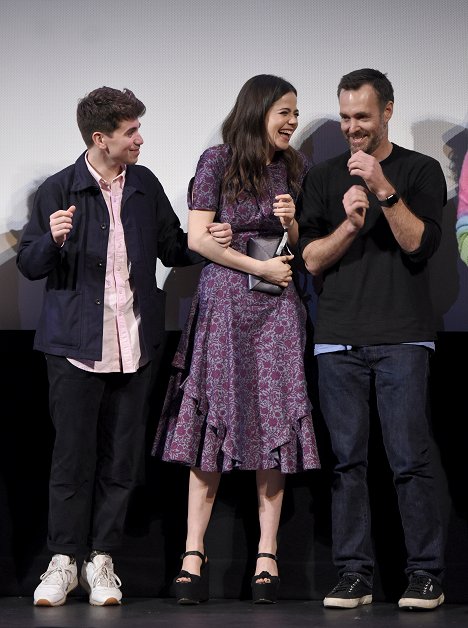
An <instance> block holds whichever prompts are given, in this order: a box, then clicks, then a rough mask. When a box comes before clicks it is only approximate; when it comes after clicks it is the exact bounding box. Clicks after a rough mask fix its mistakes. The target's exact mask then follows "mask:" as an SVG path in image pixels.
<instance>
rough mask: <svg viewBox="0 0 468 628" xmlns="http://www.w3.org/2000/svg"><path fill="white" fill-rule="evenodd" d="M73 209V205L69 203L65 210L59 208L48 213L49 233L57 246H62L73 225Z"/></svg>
mask: <svg viewBox="0 0 468 628" xmlns="http://www.w3.org/2000/svg"><path fill="white" fill-rule="evenodd" d="M75 209H76V206H75V205H70V207H69V208H68V209H67V210H63V209H59V210H58V211H56V212H54V213H53V214H51V215H50V220H49V224H50V233H51V234H52V238H53V240H54V242H55V244H57V246H62V244H63V243H64V242H65V240H66V239H67V235H68V234H69V233H70V231H71V229H72V227H73V224H72V223H73V214H74V213H75Z"/></svg>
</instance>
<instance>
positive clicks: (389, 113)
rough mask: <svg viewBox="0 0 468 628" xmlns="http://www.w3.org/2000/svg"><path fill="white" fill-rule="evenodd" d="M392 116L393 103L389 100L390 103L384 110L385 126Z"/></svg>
mask: <svg viewBox="0 0 468 628" xmlns="http://www.w3.org/2000/svg"><path fill="white" fill-rule="evenodd" d="M392 115H393V102H392V101H391V100H389V101H388V103H387V104H386V105H385V109H384V120H385V124H387V122H388V121H389V120H390V118H391V117H392Z"/></svg>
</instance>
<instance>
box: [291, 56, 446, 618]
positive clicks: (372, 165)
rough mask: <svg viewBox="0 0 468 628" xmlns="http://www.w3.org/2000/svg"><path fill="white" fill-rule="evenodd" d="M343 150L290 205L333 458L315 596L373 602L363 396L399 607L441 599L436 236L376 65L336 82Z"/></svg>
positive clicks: (428, 199) (343, 603) (329, 601)
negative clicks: (322, 578) (323, 590)
mask: <svg viewBox="0 0 468 628" xmlns="http://www.w3.org/2000/svg"><path fill="white" fill-rule="evenodd" d="M338 98H339V105H340V117H341V129H342V131H343V134H344V136H345V138H346V140H347V142H348V143H349V147H350V151H348V152H346V153H345V154H343V155H340V156H338V157H336V158H333V159H331V160H328V161H327V162H324V163H322V164H319V165H317V166H315V167H313V168H311V170H310V171H309V173H308V174H307V176H306V178H305V180H304V184H303V195H302V198H301V199H300V201H299V203H298V215H299V216H300V218H299V225H300V245H301V248H302V253H303V258H304V261H305V264H306V267H307V269H308V270H309V272H310V273H312V274H313V275H321V276H322V279H323V285H322V291H321V294H320V297H319V302H318V311H317V322H316V327H315V338H314V340H315V343H316V344H315V354H316V355H317V364H318V375H319V396H320V405H321V410H322V412H323V416H324V419H325V422H326V424H327V426H328V429H329V432H330V437H331V443H332V448H333V451H334V454H335V457H336V466H335V469H334V471H335V474H334V482H333V489H332V496H333V504H332V522H333V523H332V525H333V558H334V562H335V564H336V566H337V568H338V571H339V575H340V581H339V583H338V585H337V586H336V587H335V588H334V589H333V590H332V591H331V592H330V593H329V594H328V595H327V596H326V597H325V599H324V605H325V606H326V607H334V608H354V607H356V606H358V605H360V604H368V603H370V602H371V601H372V581H373V572H374V557H373V552H372V540H371V524H370V508H369V497H368V487H367V477H366V472H367V454H368V452H367V449H368V440H369V418H370V417H369V399H370V396H371V387H372V386H375V395H376V400H377V407H378V411H379V418H380V423H381V427H382V435H383V440H384V445H385V449H386V452H387V456H388V460H389V464H390V466H391V469H392V472H393V477H394V484H395V487H396V491H397V494H398V504H399V509H400V515H401V520H402V525H403V530H404V535H405V544H406V549H407V568H406V574H407V576H408V579H409V585H408V588H407V589H406V591H405V592H404V594H403V596H402V597H401V599H400V601H399V607H400V608H404V609H426V610H429V609H434V608H437V607H438V606H439V605H440V604H442V603H443V601H444V594H443V592H442V588H441V578H442V574H443V570H444V564H443V553H444V542H443V528H442V517H441V513H440V512H439V505H438V504H437V501H436V498H435V485H434V476H433V471H432V469H431V460H430V456H429V450H430V447H429V443H430V433H429V424H428V416H427V385H428V371H429V355H430V353H431V352H432V351H433V349H434V341H435V338H436V327H435V318H434V313H433V308H432V304H431V298H430V292H429V281H428V269H427V262H428V259H429V258H430V257H431V256H432V255H433V254H434V252H435V251H436V250H437V248H438V246H439V243H440V238H441V218H442V210H443V207H444V205H445V203H446V200H447V189H446V183H445V179H444V176H443V173H442V170H441V167H440V164H439V163H438V162H437V161H436V160H434V159H432V158H431V157H428V156H426V155H422V154H421V153H417V152H415V151H412V150H408V149H405V148H401V147H399V146H397V145H396V144H392V143H391V142H390V141H389V139H388V122H389V120H390V119H391V117H392V113H393V101H394V97H393V88H392V85H391V83H390V81H389V80H388V79H387V77H386V75H385V74H382V73H381V72H379V71H377V70H372V69H367V68H366V69H362V70H356V71H354V72H351V73H350V74H347V75H345V76H343V78H342V79H341V81H340V84H339V86H338Z"/></svg>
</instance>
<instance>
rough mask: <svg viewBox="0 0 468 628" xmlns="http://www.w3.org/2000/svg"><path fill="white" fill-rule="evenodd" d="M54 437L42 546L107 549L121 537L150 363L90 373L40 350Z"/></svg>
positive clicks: (62, 550)
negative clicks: (121, 370)
mask: <svg viewBox="0 0 468 628" xmlns="http://www.w3.org/2000/svg"><path fill="white" fill-rule="evenodd" d="M46 360H47V373H48V377H49V406H50V414H51V417H52V421H53V424H54V427H55V443H54V449H53V453H52V463H51V471H50V482H49V523H48V542H47V545H48V548H49V549H50V550H51V551H52V552H54V553H59V554H76V553H78V552H81V551H86V550H89V549H98V550H102V551H112V550H113V549H115V548H116V547H118V546H119V545H120V543H121V539H122V535H123V530H124V525H125V516H126V511H127V506H128V501H129V498H130V495H131V491H132V489H133V487H134V485H135V481H136V479H137V475H138V470H139V468H140V463H141V456H142V454H143V447H144V442H145V428H146V419H147V414H148V399H149V394H150V391H151V383H152V377H151V371H152V368H151V363H149V364H147V365H145V366H144V367H142V368H140V369H139V370H138V371H137V372H136V373H129V374H124V373H90V372H88V371H84V370H82V369H79V368H77V367H75V366H73V365H72V364H71V363H70V362H69V361H68V360H67V359H66V358H63V357H58V356H54V355H49V354H47V355H46Z"/></svg>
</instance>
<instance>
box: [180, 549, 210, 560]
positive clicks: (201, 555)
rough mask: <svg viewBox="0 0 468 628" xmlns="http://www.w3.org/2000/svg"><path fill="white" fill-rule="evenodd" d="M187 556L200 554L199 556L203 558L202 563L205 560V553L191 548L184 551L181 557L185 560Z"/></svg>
mask: <svg viewBox="0 0 468 628" xmlns="http://www.w3.org/2000/svg"><path fill="white" fill-rule="evenodd" d="M186 556H198V558H200V559H201V561H202V563H204V562H205V554H202V553H201V552H199V551H198V550H191V551H190V552H184V553H183V554H182V556H181V557H180V558H181V559H182V560H184V558H185V557H186Z"/></svg>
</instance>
